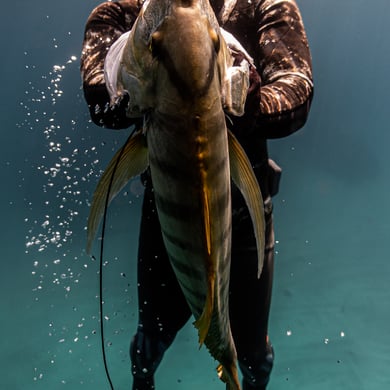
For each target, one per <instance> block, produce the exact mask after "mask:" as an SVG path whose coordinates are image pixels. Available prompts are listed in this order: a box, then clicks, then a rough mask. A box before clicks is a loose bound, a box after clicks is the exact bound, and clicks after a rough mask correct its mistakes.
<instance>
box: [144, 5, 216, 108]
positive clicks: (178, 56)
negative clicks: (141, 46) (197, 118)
mask: <svg viewBox="0 0 390 390" xmlns="http://www.w3.org/2000/svg"><path fill="white" fill-rule="evenodd" d="M199 3H200V2H199V1H196V0H187V1H183V0H180V1H174V2H173V4H172V8H171V12H170V13H169V14H168V15H167V16H165V17H164V19H163V20H162V22H161V24H160V25H159V26H158V28H157V29H156V30H155V31H154V32H153V33H152V34H151V39H150V50H151V53H152V55H153V57H154V58H155V59H156V60H157V61H158V63H159V70H158V76H159V77H160V80H156V82H157V83H158V82H159V81H160V83H161V85H164V86H165V88H166V86H167V85H168V84H169V85H171V86H172V87H173V88H174V89H176V91H177V92H178V93H179V94H180V95H181V97H182V98H183V99H182V100H185V101H191V102H193V101H194V100H198V99H199V98H201V97H202V96H205V95H206V94H208V98H210V94H209V90H210V88H211V85H212V84H213V82H214V81H216V82H219V84H220V78H219V74H218V66H217V57H218V53H219V50H220V36H219V34H218V32H217V31H216V30H215V29H214V28H213V27H212V25H211V23H210V21H209V19H208V17H207V15H205V14H204V12H203V11H202V8H201V6H200V4H199ZM178 32H180V33H179V34H178ZM215 78H217V79H216V80H215ZM219 91H220V88H218V92H219ZM170 93H171V91H170ZM191 104H192V103H191Z"/></svg>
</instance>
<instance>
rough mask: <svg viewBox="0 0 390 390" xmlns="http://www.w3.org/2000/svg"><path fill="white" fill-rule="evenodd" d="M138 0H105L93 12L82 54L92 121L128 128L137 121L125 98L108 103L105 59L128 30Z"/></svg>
mask: <svg viewBox="0 0 390 390" xmlns="http://www.w3.org/2000/svg"><path fill="white" fill-rule="evenodd" d="M140 7H141V6H140V5H139V2H138V1H137V0H126V1H118V2H105V3H103V4H101V5H99V6H98V7H96V8H95V9H94V10H93V11H92V12H91V14H90V16H89V18H88V20H87V23H86V26H85V33H84V40H83V47H82V54H81V66H80V70H81V78H82V83H83V90H84V96H85V100H86V101H87V104H88V107H89V111H90V115H91V119H92V121H93V122H94V123H95V124H97V125H99V126H104V127H108V128H111V129H122V128H127V127H129V126H131V125H132V124H134V122H135V120H134V119H130V118H127V117H126V110H125V107H123V106H124V105H126V104H127V102H126V98H125V100H124V101H121V102H119V103H118V104H117V105H116V106H112V107H110V106H109V103H110V97H109V94H108V91H107V89H106V84H105V80H104V60H105V58H106V55H107V52H108V50H109V49H110V47H111V45H112V44H113V43H114V42H115V41H116V40H117V39H118V38H119V37H120V36H121V35H122V34H123V33H124V32H126V31H129V30H130V29H131V27H132V25H133V23H134V21H135V19H136V18H137V15H138V13H139V10H140Z"/></svg>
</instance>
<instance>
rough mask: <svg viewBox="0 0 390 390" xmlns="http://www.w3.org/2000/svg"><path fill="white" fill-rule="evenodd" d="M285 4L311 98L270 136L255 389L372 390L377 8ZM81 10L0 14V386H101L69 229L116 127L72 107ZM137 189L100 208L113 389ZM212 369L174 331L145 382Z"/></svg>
mask: <svg viewBox="0 0 390 390" xmlns="http://www.w3.org/2000/svg"><path fill="white" fill-rule="evenodd" d="M297 3H298V5H299V8H300V11H301V13H302V17H303V20H304V23H305V28H306V32H307V35H308V39H309V43H310V48H311V53H312V58H313V71H314V83H315V93H314V99H313V103H312V108H311V112H310V115H309V119H308V121H307V123H306V124H305V126H304V127H303V128H302V129H301V130H300V131H298V132H297V133H294V134H293V135H291V136H289V137H287V138H283V139H275V140H271V141H269V152H270V157H271V158H272V159H274V160H275V161H276V162H277V163H278V164H279V165H280V166H281V167H282V169H283V173H282V180H281V185H280V191H279V193H278V194H277V195H276V196H275V197H274V199H273V205H274V222H275V235H276V237H275V238H276V252H275V253H276V255H275V271H274V286H273V293H272V305H271V314H270V325H269V335H270V338H271V340H272V344H273V347H274V349H275V362H274V368H273V371H272V375H271V379H270V382H269V385H268V386H267V389H270V390H296V389H300V390H302V389H308V390H330V389H332V390H334V389H340V390H341V389H342V390H350V389H351V390H352V389H353V390H383V389H387V388H390V387H389V386H390V372H389V366H390V332H389V322H390V287H389V279H390V278H389V277H390V256H389V252H390V203H389V195H390V153H389V152H388V146H389V145H390V131H389V130H390V127H389V124H388V122H387V119H386V118H388V117H389V107H388V105H389V93H390V78H389V76H388V70H386V69H388V67H389V65H388V64H389V63H390V47H389V44H388V37H389V36H390V25H389V23H388V16H389V15H390V2H389V1H388V0H373V1H371V2H367V1H363V0H343V1H337V0H297ZM98 4H99V2H97V1H92V0H82V1H80V0H78V1H76V0H68V1H63V2H60V1H47V0H36V1H27V0H16V1H14V2H7V3H5V4H3V7H2V10H3V11H2V15H3V21H2V23H1V26H0V30H1V34H0V37H1V38H0V39H1V48H2V50H3V53H2V60H1V65H0V66H1V73H0V77H1V86H2V88H1V90H2V97H1V104H0V112H1V118H2V120H1V124H0V128H1V135H2V141H1V143H0V148H1V153H0V167H1V178H2V183H3V184H2V191H1V193H0V197H1V201H0V207H1V215H2V220H3V226H2V229H1V235H0V237H1V244H2V245H1V247H2V256H1V257H2V262H1V264H2V271H1V273H0V292H1V294H0V305H1V313H2V314H1V321H0V332H1V333H0V334H1V336H2V337H1V340H2V341H1V354H0V388H1V389H7V390H8V389H10V390H30V389H37V390H38V389H39V390H46V389H72V390H78V389H80V390H89V389H94V390H105V389H110V385H109V383H108V381H107V378H106V375H105V371H104V365H103V360H102V348H101V338H100V336H101V334H100V321H99V299H100V298H99V250H100V247H99V240H95V242H94V246H93V248H92V251H91V255H89V254H87V253H86V240H87V232H86V226H87V218H88V213H89V208H90V205H91V200H92V195H93V192H94V190H95V188H96V185H97V183H98V180H99V178H100V177H101V174H102V172H103V170H104V169H105V167H106V166H107V164H108V162H109V161H110V160H111V158H112V157H113V155H114V153H115V152H116V151H117V150H118V149H119V148H120V147H121V145H123V143H124V142H125V141H126V139H127V137H128V136H129V134H130V133H131V131H132V129H126V130H120V131H113V130H108V129H103V128H100V127H98V126H96V125H94V124H93V123H92V122H91V120H90V116H89V112H88V108H87V105H86V103H85V101H84V97H83V92H82V89H81V78H80V71H79V66H80V54H81V44H82V39H83V33H84V26H85V22H86V19H87V18H88V15H89V14H90V12H91V10H92V9H93V8H94V7H96V6H97V5H98ZM143 191H144V188H143V186H142V184H141V182H140V179H139V177H137V178H135V179H132V180H131V181H130V183H129V184H128V185H127V186H126V187H125V189H124V190H122V191H121V192H120V194H119V195H118V196H117V197H116V198H115V200H114V201H113V202H112V204H111V206H110V208H109V209H108V213H107V221H106V222H107V223H106V230H105V241H104V242H105V247H104V263H103V269H104V273H103V301H104V305H103V307H104V316H103V318H104V336H105V340H104V343H105V347H106V356H107V364H108V368H109V372H110V375H111V379H112V382H113V387H114V388H115V390H125V389H131V386H132V375H131V367H130V358H129V345H130V341H131V338H132V336H133V335H134V333H135V331H136V328H137V310H138V309H137V269H136V256H137V246H138V234H139V223H140V217H141V205H142V195H143ZM151 245H153V243H151ZM242 304H243V305H248V306H250V305H252V304H253V303H252V302H242ZM172 305H175V303H174V302H172ZM216 366H217V362H216V361H215V360H214V359H213V358H212V357H211V356H210V354H209V353H208V351H207V349H206V348H205V347H202V348H199V345H198V335H197V331H196V329H195V328H194V326H193V325H192V320H191V321H189V322H188V324H187V325H186V326H185V327H184V328H183V329H182V330H181V331H180V333H179V334H178V336H177V337H176V339H175V341H174V343H173V345H172V346H171V347H170V348H169V349H168V351H167V352H166V354H165V355H164V359H163V361H162V363H161V365H160V366H159V368H158V370H157V372H156V375H155V382H156V388H157V389H158V390H167V389H169V390H174V389H177V390H195V389H199V388H202V389H204V390H211V389H213V390H217V389H224V388H225V385H224V384H223V383H222V382H221V381H220V380H219V378H218V376H217V374H216V370H215V368H216Z"/></svg>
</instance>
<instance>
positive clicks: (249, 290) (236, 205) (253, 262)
mask: <svg viewBox="0 0 390 390" xmlns="http://www.w3.org/2000/svg"><path fill="white" fill-rule="evenodd" d="M232 193H233V210H234V211H233V215H234V217H233V218H234V219H233V234H232V264H231V267H232V268H231V278H230V298H229V299H230V318H231V326H232V332H233V338H234V342H235V344H236V348H237V356H238V362H239V366H240V369H241V372H242V374H243V389H244V390H264V389H265V388H266V385H267V383H268V381H269V377H270V374H271V370H272V366H273V358H274V354H273V349H272V346H271V345H270V343H269V340H268V317H269V310H270V304H271V291H272V278H273V262H274V250H273V249H274V233H273V223H272V204H271V198H268V199H267V200H266V202H265V218H266V234H265V238H266V239H265V241H266V242H265V256H264V267H263V270H262V274H261V277H260V279H258V278H257V249H256V241H255V237H254V235H253V228H252V222H251V219H250V216H249V213H248V210H247V208H246V206H245V204H244V201H243V199H242V197H241V194H237V188H232Z"/></svg>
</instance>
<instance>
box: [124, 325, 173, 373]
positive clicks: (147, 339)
mask: <svg viewBox="0 0 390 390" xmlns="http://www.w3.org/2000/svg"><path fill="white" fill-rule="evenodd" d="M173 339H174V337H170V336H165V337H161V338H160V337H157V336H150V335H148V334H146V333H145V332H143V331H138V332H137V333H136V335H135V336H134V338H133V340H132V342H131V345H130V359H131V368H132V374H133V376H134V377H136V378H140V379H141V378H142V379H147V378H150V377H152V376H153V375H154V373H155V372H156V370H157V367H158V366H159V364H160V362H161V360H162V358H163V356H164V353H165V351H166V350H167V349H168V348H169V346H170V345H171V344H172V341H173Z"/></svg>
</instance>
